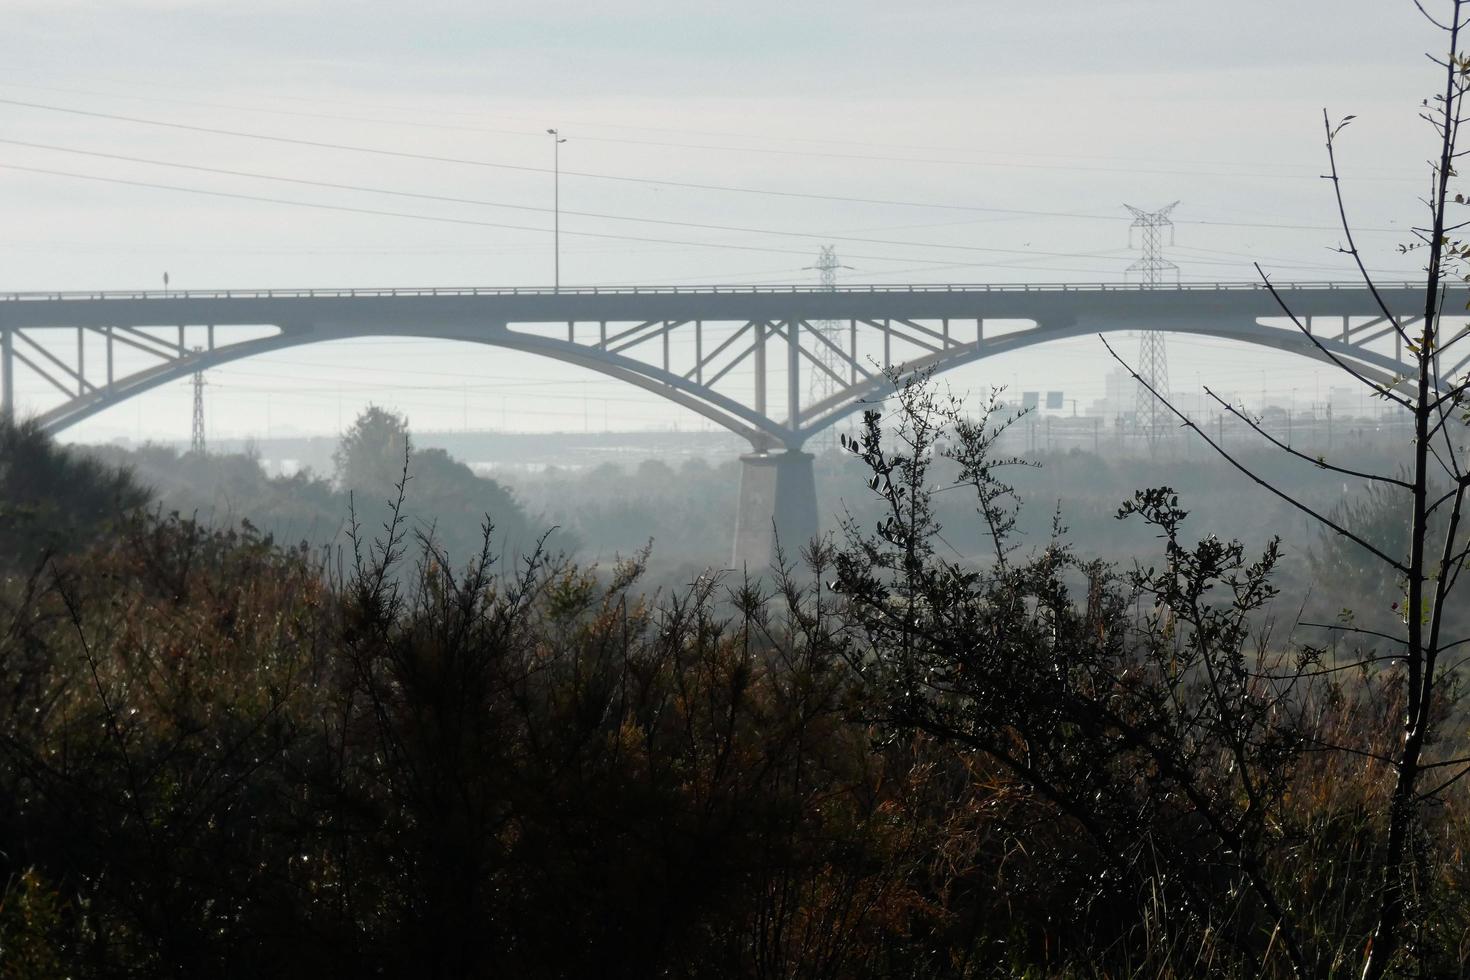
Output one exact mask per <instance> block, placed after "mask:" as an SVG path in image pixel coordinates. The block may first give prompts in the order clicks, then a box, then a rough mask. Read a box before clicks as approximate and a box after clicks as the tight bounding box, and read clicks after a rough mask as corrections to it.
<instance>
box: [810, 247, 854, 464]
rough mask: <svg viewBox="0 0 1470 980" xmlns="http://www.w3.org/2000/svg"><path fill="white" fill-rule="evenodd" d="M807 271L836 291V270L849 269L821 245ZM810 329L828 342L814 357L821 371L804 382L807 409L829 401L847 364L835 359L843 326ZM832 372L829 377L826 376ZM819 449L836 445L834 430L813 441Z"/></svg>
mask: <svg viewBox="0 0 1470 980" xmlns="http://www.w3.org/2000/svg"><path fill="white" fill-rule="evenodd" d="M806 268H807V269H815V270H816V271H817V282H818V283H820V284H821V286H822V288H823V289H827V290H836V289H837V270H838V269H851V268H852V266H850V265H843V264H842V263H841V262H838V261H837V247H836V246H835V245H823V246H822V250H821V251H820V252H819V253H818V254H817V264H816V265H809V266H806ZM810 328H811V329H812V330H815V331H817V332H818V333H820V334H821V335H822V336H823V337H825V338H826V339H827V341H828V342H827V343H825V344H817V345H815V346H816V356H817V359H818V360H819V361H820V362H821V363H822V365H823V367H824V368H826V369H827V370H822V369H821V368H815V367H814V368H812V369H811V371H810V372H809V376H808V378H807V391H806V400H807V404H808V405H815V404H817V403H818V402H820V401H821V400H822V399H824V398H829V397H831V396H832V395H834V394H836V392H837V384H836V381H835V380H834V378H833V375H834V374H835V375H837V376H838V377H841V376H842V375H843V374H844V373H845V372H846V370H847V366H846V364H844V363H843V360H842V358H841V357H840V356H838V354H837V351H838V350H840V349H842V324H840V323H838V322H837V321H836V320H813V321H811V324H810ZM829 371H830V372H831V373H830V374H829V373H828V372H829ZM815 441H816V442H817V443H818V444H819V445H820V446H822V447H827V446H831V445H835V444H836V442H837V432H836V430H835V429H834V428H833V427H831V426H829V427H828V428H826V429H824V430H823V431H822V433H821V434H820V435H818V436H817V437H816V440H815Z"/></svg>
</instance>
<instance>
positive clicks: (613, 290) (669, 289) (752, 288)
mask: <svg viewBox="0 0 1470 980" xmlns="http://www.w3.org/2000/svg"><path fill="white" fill-rule="evenodd" d="M1273 285H1274V286H1275V287H1276V288H1277V289H1278V290H1289V291H1299V290H1324V289H1326V290H1331V289H1362V288H1364V286H1363V283H1361V282H1352V281H1349V282H1337V281H1332V280H1323V281H1320V282H1279V283H1273ZM1377 285H1378V288H1379V289H1405V288H1408V289H1413V288H1420V287H1422V286H1423V283H1420V282H1387V283H1378V284H1377ZM1265 288H1266V287H1265V285H1264V284H1262V283H1260V282H1187V283H1180V284H1178V285H1173V286H1149V285H1145V284H1143V283H1121V282H1098V283H1052V282H1043V283H1036V282H1031V283H914V284H900V283H893V284H880V283H873V284H869V285H866V286H836V287H827V286H808V285H776V284H771V285H740V286H573V287H566V288H563V289H560V290H554V289H542V288H537V287H526V286H468V287H453V286H450V287H425V288H414V287H410V288H387V289H208V290H193V289H170V290H136V291H129V290H92V291H88V290H63V291H54V292H13V293H0V302H10V303H24V302H65V301H93V302H95V301H98V300H190V299H195V300H199V299H205V300H221V299H393V298H405V299H406V298H413V297H436V296H442V297H451V298H452V297H463V296H725V295H729V296H746V295H751V294H758V295H765V294H783V293H790V294H808V293H826V292H838V293H849V294H867V293H1013V292H1025V293H1033V292H1034V293H1055V292H1163V291H1171V292H1172V291H1246V290H1250V291H1260V290H1264V289H1265Z"/></svg>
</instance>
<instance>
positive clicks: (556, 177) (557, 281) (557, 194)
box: [546, 129, 566, 293]
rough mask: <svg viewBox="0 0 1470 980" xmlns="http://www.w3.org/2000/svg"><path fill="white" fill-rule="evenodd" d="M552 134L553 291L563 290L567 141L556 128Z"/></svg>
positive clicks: (550, 132) (550, 133)
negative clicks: (563, 163) (563, 162)
mask: <svg viewBox="0 0 1470 980" xmlns="http://www.w3.org/2000/svg"><path fill="white" fill-rule="evenodd" d="M546 132H547V133H548V134H549V135H550V136H551V251H552V263H553V274H552V275H553V278H552V286H551V290H552V292H555V293H559V292H561V145H562V144H563V143H565V142H566V140H565V139H563V138H562V135H561V133H559V132H558V131H556V130H555V129H548V130H547V131H546Z"/></svg>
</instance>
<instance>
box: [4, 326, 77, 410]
mask: <svg viewBox="0 0 1470 980" xmlns="http://www.w3.org/2000/svg"><path fill="white" fill-rule="evenodd" d="M15 335H16V336H17V337H19V338H20V339H21V340H24V341H25V342H26V343H28V344H30V345H31V348H32V349H33V350H35V352H36V353H38V354H40V355H41V356H42V357H44V358H46V360H48V361H50V362H51V363H52V364H54V365H56V368H57V370H59V371H61V372H62V373H64V374H65V375H66V376H67V377H69V378H71V379H72V380H73V381H75V382H76V390H75V391H73V389H72V386H71V385H66V386H64V387H62V389H61V390H62V391H65V392H66V393H67V394H78V395H81V394H86V389H88V388H93V389H95V388H96V387H97V386H96V385H94V384H92V383H91V382H90V381H88V380H87V379H86V378H85V377H83V376H82V375H81V373H80V372H78V371H77V369H76V368H74V367H72V366H71V365H69V364H67V363H66V362H65V361H63V360H62V359H61V358H59V357H57V356H56V355H55V354H53V353H51V352H50V351H49V350H47V349H46V348H45V347H42V346H41V344H40V343H39V342H37V341H36V340H35V338H33V337H31V336H30V335H29V334H28V333H26V332H25V331H24V330H17V331H16V332H15ZM27 363H29V362H27ZM48 380H49V379H48ZM52 383H53V384H55V382H54V381H53V382H52Z"/></svg>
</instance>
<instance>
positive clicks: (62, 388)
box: [10, 331, 78, 398]
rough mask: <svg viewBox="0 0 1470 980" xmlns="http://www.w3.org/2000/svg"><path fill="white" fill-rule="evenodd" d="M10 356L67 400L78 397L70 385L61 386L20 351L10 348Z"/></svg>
mask: <svg viewBox="0 0 1470 980" xmlns="http://www.w3.org/2000/svg"><path fill="white" fill-rule="evenodd" d="M16 332H17V333H19V331H16ZM10 356H11V357H13V358H15V359H16V360H17V361H20V363H22V364H24V365H25V366H26V367H28V368H30V369H31V370H32V371H34V372H36V373H37V374H39V375H40V376H41V377H42V378H44V379H45V380H47V381H49V382H50V383H51V386H52V387H53V388H55V389H56V390H57V391H59V392H61V393H62V394H63V395H66V396H67V397H68V398H76V397H78V396H77V394H76V392H74V391H73V390H72V387H71V385H68V384H62V383H61V382H60V381H57V380H56V379H55V378H53V377H51V375H50V374H49V373H47V371H46V369H45V368H43V367H41V365H39V364H37V363H36V362H35V361H33V360H31V359H30V358H29V357H26V356H25V355H24V354H22V353H21V352H20V351H18V350H16V349H14V348H11V351H10Z"/></svg>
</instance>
